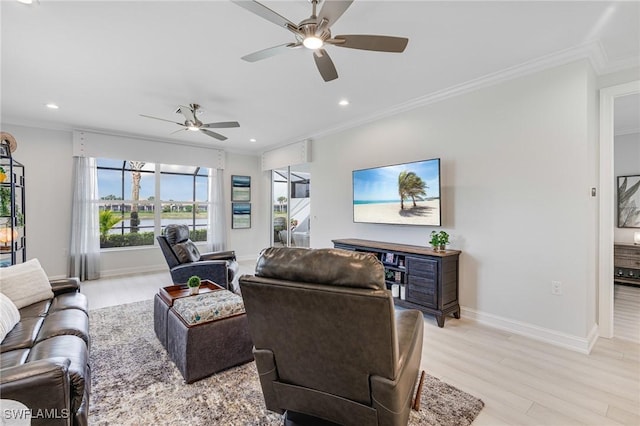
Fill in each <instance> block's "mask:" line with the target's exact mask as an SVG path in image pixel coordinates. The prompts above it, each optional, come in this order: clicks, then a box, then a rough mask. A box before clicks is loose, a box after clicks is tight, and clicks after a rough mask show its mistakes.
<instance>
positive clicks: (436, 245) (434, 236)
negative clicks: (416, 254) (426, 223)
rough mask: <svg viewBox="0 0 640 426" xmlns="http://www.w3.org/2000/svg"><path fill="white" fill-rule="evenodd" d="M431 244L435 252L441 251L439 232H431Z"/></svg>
mask: <svg viewBox="0 0 640 426" xmlns="http://www.w3.org/2000/svg"><path fill="white" fill-rule="evenodd" d="M429 244H431V247H433V251H438V250H440V234H439V233H438V232H437V231H431V239H430V240H429Z"/></svg>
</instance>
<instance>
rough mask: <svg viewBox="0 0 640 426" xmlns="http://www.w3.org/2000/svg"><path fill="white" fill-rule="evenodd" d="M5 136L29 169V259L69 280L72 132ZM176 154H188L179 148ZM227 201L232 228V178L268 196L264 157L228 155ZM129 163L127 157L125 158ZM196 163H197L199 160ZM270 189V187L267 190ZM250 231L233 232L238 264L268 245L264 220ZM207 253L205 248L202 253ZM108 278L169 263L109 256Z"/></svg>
mask: <svg viewBox="0 0 640 426" xmlns="http://www.w3.org/2000/svg"><path fill="white" fill-rule="evenodd" d="M2 127H3V128H2V130H3V131H6V132H9V133H11V134H12V135H13V136H14V137H15V138H16V140H17V141H18V150H17V151H16V152H15V158H16V159H17V160H18V161H20V162H22V163H23V164H24V165H25V174H26V200H25V202H26V215H25V219H26V224H27V227H26V228H27V257H28V258H29V259H31V258H38V259H39V260H40V262H41V264H42V266H43V268H44V269H45V271H46V272H47V274H48V275H49V276H50V277H66V276H67V274H68V256H69V240H70V236H71V194H72V188H73V182H72V165H73V158H72V155H73V154H72V147H73V137H72V132H71V131H59V130H48V129H39V128H32V127H24V126H16V125H10V124H4V123H3V126H2ZM175 149H176V150H177V151H180V152H183V151H184V150H185V148H184V147H182V146H176V147H175ZM226 156H227V158H226V169H225V171H224V176H225V190H226V191H227V192H226V193H225V199H226V200H228V201H227V208H226V211H227V212H228V217H227V220H228V223H229V228H230V227H231V202H230V201H229V200H230V197H231V178H230V176H231V175H232V174H242V175H250V176H252V177H255V178H254V179H252V194H255V195H256V196H257V197H259V196H261V194H262V193H263V188H262V183H263V180H262V178H261V177H262V172H261V171H260V167H259V165H260V157H259V156H251V155H240V154H235V153H229V152H227V153H226ZM124 157H126V153H125V154H123V155H122V158H124ZM194 162H197V158H194ZM267 189H268V187H267ZM252 204H253V206H254V209H256V208H257V210H256V211H255V213H254V217H259V216H255V215H256V214H257V215H264V214H266V213H265V212H264V211H263V209H260V207H258V206H260V205H261V206H265V205H266V202H261V203H256V202H254V203H252ZM255 222H256V225H255V226H252V228H251V229H249V230H233V231H232V230H230V229H229V231H228V232H229V234H228V243H229V244H228V248H229V249H233V250H236V254H237V256H238V257H239V258H241V259H242V258H254V257H255V255H256V253H258V252H259V251H260V249H261V248H262V247H264V245H265V244H266V242H267V241H268V238H267V237H266V236H265V235H266V234H268V230H267V231H265V229H267V228H265V227H264V226H266V225H261V224H260V222H259V220H256V221H255ZM202 249H203V250H204V247H202ZM100 260H101V274H102V275H103V276H113V275H122V274H129V273H137V272H145V271H154V270H162V269H165V268H166V267H167V266H166V262H165V261H164V257H163V256H162V253H161V252H160V249H159V248H158V247H157V246H154V247H152V248H128V249H118V250H113V249H112V250H105V251H103V252H102V255H101V258H100Z"/></svg>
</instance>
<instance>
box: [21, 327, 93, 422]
mask: <svg viewBox="0 0 640 426" xmlns="http://www.w3.org/2000/svg"><path fill="white" fill-rule="evenodd" d="M54 357H61V358H68V359H69V360H70V361H71V364H70V365H69V379H70V381H71V410H72V411H73V412H75V411H76V410H77V409H78V408H79V407H80V404H81V403H82V399H83V397H84V394H85V387H86V382H88V381H90V376H89V366H88V363H89V352H88V350H87V346H86V344H85V342H84V340H82V339H80V338H78V337H76V336H57V337H52V338H51V339H47V340H44V341H42V342H39V343H36V344H35V345H33V348H32V349H31V352H29V356H28V357H27V362H33V361H37V360H43V359H47V358H54Z"/></svg>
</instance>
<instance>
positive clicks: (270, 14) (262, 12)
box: [231, 0, 298, 29]
mask: <svg viewBox="0 0 640 426" xmlns="http://www.w3.org/2000/svg"><path fill="white" fill-rule="evenodd" d="M231 3H235V4H237V5H238V6H240V7H242V8H243V9H247V10H248V11H249V12H253V13H255V14H256V15H258V16H259V17H261V18H263V19H266V20H267V21H269V22H273V23H274V24H276V25H278V26H279V27H284V28H287V29H289V28H290V27H293V28H297V27H298V26H297V25H296V24H294V23H293V22H291V21H290V20H288V19H287V18H285V17H283V16H280V15H279V14H277V13H276V12H274V11H273V10H271V9H269V8H268V7H267V6H265V5H263V4H261V3H258V2H257V1H247V0H231Z"/></svg>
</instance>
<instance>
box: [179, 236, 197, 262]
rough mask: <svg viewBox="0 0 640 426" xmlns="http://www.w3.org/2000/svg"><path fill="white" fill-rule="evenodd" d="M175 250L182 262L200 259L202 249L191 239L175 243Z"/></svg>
mask: <svg viewBox="0 0 640 426" xmlns="http://www.w3.org/2000/svg"><path fill="white" fill-rule="evenodd" d="M173 251H174V252H175V253H176V256H178V260H180V263H191V262H197V261H198V260H200V251H199V250H198V247H196V245H195V244H194V243H193V241H191V240H187V241H185V242H184V243H178V244H176V245H174V246H173Z"/></svg>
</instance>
